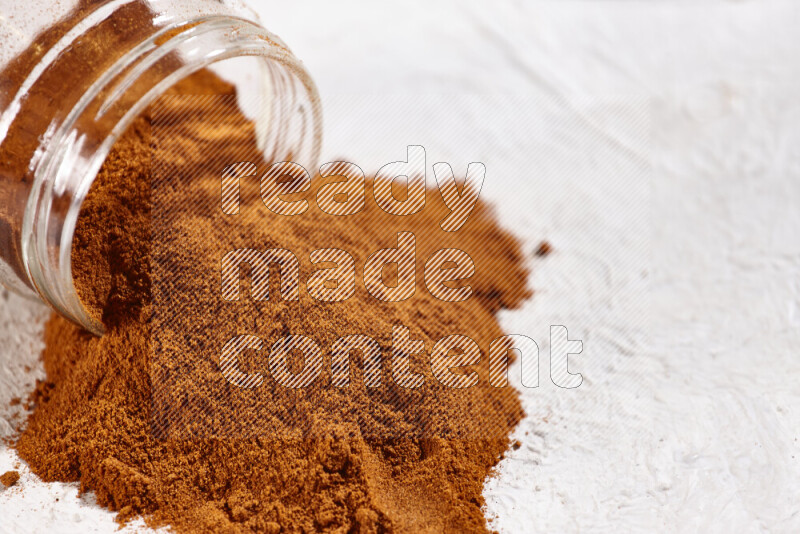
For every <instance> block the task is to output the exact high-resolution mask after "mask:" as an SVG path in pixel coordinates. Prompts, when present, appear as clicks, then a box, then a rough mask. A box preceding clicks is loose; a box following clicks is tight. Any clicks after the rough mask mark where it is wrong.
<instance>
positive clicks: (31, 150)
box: [0, 0, 321, 334]
mask: <svg viewBox="0 0 800 534" xmlns="http://www.w3.org/2000/svg"><path fill="white" fill-rule="evenodd" d="M4 3H5V2H4V1H3V2H2V3H0V6H2V7H0V15H2V17H0V20H2V22H0V24H2V26H0V40H2V41H3V42H9V43H11V45H10V46H8V47H6V48H4V49H3V50H2V51H0V72H2V76H0V162H1V163H2V165H0V281H2V283H3V284H4V285H5V286H7V287H9V288H11V289H14V290H16V291H18V292H21V293H24V294H28V295H30V296H33V297H38V298H41V299H42V300H44V301H45V302H46V303H48V304H49V305H50V306H52V307H53V308H54V309H55V310H56V311H58V312H59V313H61V314H62V315H64V316H65V317H67V318H69V319H71V320H73V321H74V322H76V323H78V324H80V325H82V326H84V327H86V328H87V329H89V330H91V331H92V332H95V333H98V334H100V333H102V331H103V326H102V324H100V323H99V322H98V321H97V320H95V319H93V318H92V317H91V316H90V315H89V314H88V313H87V312H86V310H85V309H84V307H83V305H82V304H81V302H80V299H79V298H78V296H77V293H76V291H75V287H74V285H73V279H72V269H71V255H72V241H73V235H74V231H75V223H76V221H77V218H78V214H79V212H80V206H81V203H82V201H83V199H84V198H85V196H86V194H87V192H88V190H89V188H90V186H91V184H92V182H93V180H94V178H95V176H96V175H97V172H98V171H99V169H100V167H101V165H102V163H103V161H104V160H105V158H106V156H107V155H108V152H109V150H110V149H111V146H112V145H113V144H114V142H115V141H116V140H117V139H118V138H119V137H120V136H121V135H122V133H123V132H124V131H125V130H126V128H127V127H128V126H129V125H130V124H131V123H132V122H133V120H134V119H135V118H136V117H137V116H138V115H139V114H140V113H141V112H142V111H143V110H144V109H145V108H146V107H147V106H148V105H149V104H150V103H152V102H153V101H154V100H155V99H156V98H158V96H160V95H162V94H163V93H164V92H166V91H167V89H168V88H169V87H170V86H172V85H174V84H175V83H176V82H177V81H179V80H180V79H182V78H185V77H186V76H188V75H190V74H191V73H193V72H195V71H197V70H199V69H201V68H204V67H209V66H210V67H211V68H216V69H219V70H220V72H221V73H222V75H223V76H224V77H226V78H228V80H229V81H231V82H233V83H234V85H236V87H237V92H246V93H248V98H249V100H250V101H252V100H253V98H252V95H253V94H255V95H257V97H258V99H257V105H256V106H255V107H254V108H253V109H254V110H255V111H254V116H253V117H252V118H253V120H254V121H255V122H256V125H257V131H259V132H261V135H260V136H259V139H258V141H259V143H260V148H261V149H262V150H263V151H264V153H265V155H266V156H267V157H268V158H269V159H271V160H273V161H281V160H282V159H286V158H288V157H290V156H291V157H292V158H294V159H296V160H297V161H305V162H308V164H314V163H315V162H316V159H317V157H318V155H319V150H320V143H321V111H320V106H319V98H318V95H317V92H316V88H315V86H314V84H313V82H312V80H311V78H310V76H309V75H308V73H307V72H306V71H305V69H304V68H303V66H302V64H301V63H300V62H299V61H298V60H297V59H296V58H295V57H294V55H293V54H292V53H291V51H290V50H289V49H288V48H287V47H286V46H285V45H284V44H283V43H282V42H281V41H280V39H278V38H277V37H276V36H274V35H272V34H271V33H269V32H268V31H267V30H266V29H264V28H263V26H262V25H261V24H260V23H259V21H258V18H257V16H256V15H255V14H254V13H253V12H251V11H250V10H249V9H247V8H246V6H244V5H243V4H241V3H240V2H236V1H230V0H225V1H219V0H190V1H175V0H110V1H95V0H88V1H87V0H82V1H79V2H73V3H74V4H75V5H73V6H64V5H63V4H62V3H61V2H56V3H55V6H53V5H51V2H49V1H48V2H44V1H42V0H33V1H32V2H31V1H29V2H27V4H26V6H25V9H24V10H23V9H22V7H21V6H19V4H18V3H17V4H15V5H14V6H4V5H2V4H4ZM31 4H33V5H31ZM245 62H246V63H247V66H244V65H243V63H245ZM251 107H252V106H251ZM277 129H279V130H280V132H276V130H277Z"/></svg>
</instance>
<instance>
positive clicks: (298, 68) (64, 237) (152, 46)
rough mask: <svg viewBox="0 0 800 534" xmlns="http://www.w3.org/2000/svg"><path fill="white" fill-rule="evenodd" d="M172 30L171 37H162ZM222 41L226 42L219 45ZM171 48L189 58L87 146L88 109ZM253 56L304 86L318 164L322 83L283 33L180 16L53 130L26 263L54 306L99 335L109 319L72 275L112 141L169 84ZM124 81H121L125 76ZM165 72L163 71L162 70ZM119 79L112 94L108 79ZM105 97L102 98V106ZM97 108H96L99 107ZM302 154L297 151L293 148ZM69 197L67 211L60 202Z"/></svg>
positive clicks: (25, 244)
mask: <svg viewBox="0 0 800 534" xmlns="http://www.w3.org/2000/svg"><path fill="white" fill-rule="evenodd" d="M165 36H169V38H168V39H166V40H165V39H164V37H165ZM220 43H223V44H224V46H223V47H220ZM168 54H180V56H181V59H182V60H184V61H183V62H182V63H181V64H180V65H179V66H177V67H176V68H174V69H173V70H171V71H170V72H168V73H167V74H166V76H161V79H160V80H159V81H158V83H156V84H154V85H152V86H151V87H150V88H149V89H148V90H147V91H146V92H145V93H144V94H142V95H139V96H138V97H136V98H135V100H134V102H133V104H132V105H130V106H127V107H126V108H125V109H124V112H123V114H122V115H121V116H120V118H119V120H116V121H114V124H113V127H112V128H111V129H110V131H108V132H107V134H106V135H105V136H104V139H103V140H102V142H101V143H100V145H99V146H97V147H95V148H94V149H92V150H89V151H88V155H87V153H86V152H87V150H86V146H85V144H86V143H85V141H86V137H85V136H84V135H83V133H82V132H81V131H80V130H79V128H78V126H77V125H78V124H79V121H80V120H86V119H87V117H86V114H88V113H96V117H94V118H97V117H99V116H100V113H99V112H104V113H107V112H108V111H109V108H110V106H114V105H118V104H119V103H120V102H121V101H122V100H123V97H124V96H125V95H128V93H129V92H130V90H131V88H132V87H133V86H134V85H135V83H136V81H137V80H141V79H142V77H143V76H144V75H145V74H150V75H152V74H153V72H155V70H156V68H157V67H159V66H161V67H163V65H161V64H160V63H159V61H160V60H161V59H162V58H164V57H167V55H168ZM244 56H252V57H256V58H259V59H263V60H264V61H265V62H268V63H270V64H271V65H275V66H278V67H279V68H283V69H286V71H288V73H289V74H290V75H291V76H292V77H293V79H294V80H296V82H297V83H298V85H299V87H301V88H302V89H304V91H305V94H304V95H303V97H304V98H305V99H306V100H307V103H308V105H307V106H304V107H301V109H303V113H305V114H306V115H307V117H306V116H303V117H302V119H303V120H307V119H310V123H311V128H310V129H307V130H305V137H306V138H304V139H300V140H299V142H300V143H302V145H303V146H302V147H298V149H299V151H300V152H302V153H304V154H305V158H306V159H305V161H308V162H309V163H310V164H316V162H317V161H318V159H319V154H320V150H321V142H322V139H321V138H322V134H321V132H322V114H321V106H320V101H319V95H318V92H317V88H316V86H315V84H314V82H313V80H312V79H311V76H310V75H309V73H308V72H307V71H306V69H305V67H304V66H303V64H302V63H301V62H300V61H299V60H298V59H297V58H296V57H295V56H294V55H293V54H292V53H291V51H290V50H289V49H288V48H287V47H286V46H285V45H284V44H283V43H282V42H281V41H280V39H279V38H277V37H276V36H274V35H272V34H270V33H269V32H268V31H267V30H266V29H264V28H263V27H262V26H260V25H258V24H255V23H253V22H252V21H248V20H245V19H241V18H238V17H231V16H226V15H211V16H204V17H201V18H197V19H194V20H187V21H182V22H181V23H180V24H176V25H173V26H170V27H165V28H162V29H160V30H159V31H158V32H154V34H153V35H151V36H150V37H149V38H148V39H147V40H146V41H144V42H141V43H137V44H135V45H134V46H133V47H131V50H130V51H129V52H128V53H126V54H124V55H123V56H122V57H121V58H120V59H119V60H118V61H117V62H116V63H115V64H114V65H113V66H112V67H111V68H110V69H108V70H107V71H106V72H104V73H103V75H102V76H101V77H100V78H99V79H98V80H97V81H96V82H95V83H93V84H92V86H91V87H90V88H89V90H88V91H87V92H86V94H85V95H83V98H82V99H81V101H80V102H79V103H78V105H76V106H74V107H73V109H72V110H71V111H70V113H69V115H68V118H67V120H65V121H64V122H63V123H61V124H60V125H59V126H58V128H57V130H56V131H52V132H48V134H47V135H49V136H50V137H49V139H50V142H49V143H48V149H47V150H45V151H44V152H43V153H42V154H41V155H40V156H41V157H40V159H39V161H38V165H37V169H36V172H35V173H34V179H33V184H32V187H31V191H30V194H29V196H28V201H27V206H26V209H25V212H24V216H23V221H22V243H21V251H22V261H23V265H24V267H25V270H26V273H27V275H28V278H29V281H30V282H31V284H32V285H33V287H34V288H35V289H36V291H37V292H38V293H39V295H41V296H42V297H43V298H44V299H45V301H46V302H47V303H48V304H50V305H51V306H52V307H53V308H54V309H56V311H58V312H59V313H61V314H62V315H64V316H65V317H67V318H68V319H70V320H72V321H73V322H75V323H77V324H79V325H81V326H83V327H85V328H86V329H87V330H89V331H91V332H93V333H94V334H96V335H102V334H103V333H104V330H105V328H104V325H103V324H102V322H100V321H99V320H98V319H96V318H94V317H92V316H91V315H90V314H89V313H88V311H87V310H86V308H85V307H84V305H83V303H82V302H81V300H80V298H79V296H78V293H77V291H76V289H75V285H74V280H73V277H72V261H71V258H72V245H73V237H74V232H75V228H76V224H77V220H78V216H79V212H80V207H81V204H82V203H83V200H84V199H85V197H86V195H87V194H88V192H89V188H90V187H91V184H92V183H93V182H94V179H95V177H96V176H97V173H98V172H99V170H100V168H101V166H102V164H103V162H104V161H105V159H106V157H107V156H108V154H109V152H110V151H111V148H112V146H113V144H114V143H115V142H116V141H117V140H118V139H119V138H120V137H121V136H122V134H123V133H124V132H125V131H126V130H127V128H128V127H129V126H130V125H131V124H132V123H133V122H134V120H135V119H136V118H137V117H138V116H140V115H141V113H142V112H143V111H144V110H145V109H146V108H147V106H149V105H150V104H151V103H153V102H154V101H155V100H156V99H157V98H158V97H159V96H161V95H163V94H164V93H165V92H166V91H167V90H168V89H169V88H170V87H171V86H173V85H174V84H175V83H177V82H178V81H180V80H182V79H184V78H186V77H187V76H189V75H191V74H192V73H194V72H196V71H198V70H200V69H202V68H205V67H208V66H210V65H212V64H215V63H219V62H221V61H225V60H229V59H233V58H237V57H244ZM123 73H127V75H126V74H123ZM121 75H122V77H123V79H122V81H121V82H120V80H119V78H120V76H121ZM159 76H160V73H159ZM114 83H117V84H118V85H114V86H113V90H112V91H111V92H110V93H108V89H109V84H114ZM104 97H105V100H104V102H102V104H100V105H99V106H98V105H97V104H98V103H99V102H100V100H99V99H103V98H104ZM95 110H98V111H97V112H96V111H95ZM295 153H298V150H295ZM65 194H68V195H69V202H68V204H69V205H68V207H67V209H66V211H64V209H63V206H61V205H60V203H58V202H54V200H56V199H58V198H60V197H62V196H64V195H65Z"/></svg>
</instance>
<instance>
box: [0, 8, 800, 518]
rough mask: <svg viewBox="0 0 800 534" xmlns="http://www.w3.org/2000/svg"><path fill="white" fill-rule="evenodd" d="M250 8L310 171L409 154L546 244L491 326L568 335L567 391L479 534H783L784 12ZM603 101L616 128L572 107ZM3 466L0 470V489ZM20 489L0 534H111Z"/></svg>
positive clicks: (75, 502) (798, 92)
mask: <svg viewBox="0 0 800 534" xmlns="http://www.w3.org/2000/svg"><path fill="white" fill-rule="evenodd" d="M256 8H257V9H258V10H259V12H260V13H261V16H262V19H263V21H264V24H265V26H267V27H268V28H269V29H270V30H272V31H274V32H275V33H277V34H278V35H280V36H281V37H282V38H283V39H284V40H285V41H286V42H287V43H288V44H289V46H290V47H292V49H293V50H294V52H295V53H296V54H297V55H298V56H299V57H300V58H302V59H303V60H304V61H305V63H306V65H307V67H308V69H309V70H310V72H311V73H312V75H313V77H314V79H315V80H316V82H317V84H318V86H319V89H320V93H321V95H322V98H323V107H324V110H325V113H326V116H325V121H326V127H325V133H326V145H325V149H324V154H323V158H324V161H328V159H334V158H337V157H339V156H342V155H347V156H349V157H351V158H353V159H354V160H355V161H357V162H358V163H359V164H360V165H361V166H362V167H363V168H364V169H365V170H368V169H374V168H375V167H376V166H377V165H379V164H382V163H386V162H388V161H392V160H396V159H403V158H404V146H405V144H406V143H408V144H411V143H419V144H423V145H424V146H426V149H427V150H428V154H429V157H430V158H439V157H446V158H449V157H451V156H452V155H453V154H458V155H459V156H460V155H461V154H464V157H473V158H474V159H476V160H480V158H485V159H486V161H487V177H486V186H485V190H484V193H483V195H484V197H485V198H487V199H489V200H491V201H493V202H494V203H495V204H496V205H497V206H498V214H499V216H500V218H501V221H502V222H503V224H504V225H506V226H507V227H509V228H511V229H513V231H514V232H515V233H516V234H517V235H520V236H521V237H522V238H523V239H525V243H526V244H525V247H526V251H527V252H532V251H533V250H534V249H535V247H536V245H537V244H538V242H539V240H541V239H543V238H545V239H548V240H550V241H551V242H552V243H553V246H554V249H555V252H554V253H553V254H552V255H551V256H550V257H549V258H547V259H545V260H533V259H532V260H531V267H532V268H533V270H534V274H533V277H532V285H533V287H534V288H535V289H536V291H537V293H536V295H535V297H534V298H533V299H532V300H531V301H530V302H529V303H528V304H527V305H526V307H525V308H524V309H523V310H520V311H516V312H509V313H505V314H504V315H503V317H502V319H503V322H504V325H505V326H506V327H507V330H508V331H510V332H514V333H519V334H527V335H529V336H531V337H533V338H534V339H536V340H537V342H539V345H540V346H541V347H542V355H543V356H546V355H547V346H548V343H547V341H548V340H547V332H548V327H549V325H550V324H565V325H567V326H568V327H569V329H570V335H571V337H573V338H578V339H582V340H583V341H584V349H585V350H584V353H583V354H581V355H580V356H573V357H572V359H571V362H570V368H571V369H572V370H575V371H579V372H581V373H582V374H583V377H584V383H583V384H582V385H581V387H580V388H578V389H576V390H572V391H564V390H558V389H556V388H554V387H552V386H551V387H547V385H546V380H547V367H546V366H544V367H543V369H542V375H541V380H542V384H543V385H542V387H540V388H539V389H537V390H525V391H524V392H523V394H524V399H525V403H526V407H527V408H528V411H529V414H530V416H529V417H528V419H526V420H525V421H524V423H523V425H522V426H521V428H520V429H519V430H518V433H517V437H518V439H519V440H520V441H521V443H522V446H521V448H520V449H519V450H517V451H514V452H512V453H510V454H509V458H508V459H507V460H505V461H504V462H503V463H502V464H501V465H500V467H499V470H498V476H497V477H496V478H494V479H492V480H490V481H488V482H487V484H486V488H485V495H486V498H487V501H488V503H489V504H488V507H487V516H488V517H490V518H491V519H492V525H493V527H494V528H497V529H500V530H501V531H504V532H531V531H556V532H577V531H587V532H597V531H615V532H616V531H637V532H649V531H654V530H655V531H670V532H671V531H683V532H696V531H707V532H760V531H775V532H798V531H800V500H798V498H797V496H798V495H800V457H799V456H800V442H798V439H800V386H798V385H796V384H795V381H797V380H798V378H800V358H798V355H797V353H796V352H797V350H798V348H800V237H798V236H799V235H800V209H799V208H800V39H799V38H798V37H797V31H798V30H797V28H798V26H799V25H800V4H797V3H796V2H791V1H786V2H779V1H763V2H756V1H746V0H741V1H727V2H722V1H720V2H710V1H709V2H702V1H697V2H678V1H660V2H659V1H654V2H630V1H628V2H624V1H623V2H609V1H594V2H555V1H553V2H511V1H498V0H495V1H493V2H478V1H476V0H475V1H469V2H444V1H425V2H422V1H404V2H394V3H384V2H382V3H377V2H373V3H367V2H355V1H339V2H291V3H290V2H277V1H269V2H259V3H258V4H257V5H256ZM465 93H467V94H469V95H472V96H470V97H465V96H464V94H465ZM564 94H565V95H570V97H569V98H568V99H562V98H560V97H559V96H558V95H564ZM443 95H452V97H451V98H447V97H446V96H445V98H444V100H446V102H442V99H443ZM475 95H478V96H477V98H482V99H488V101H491V99H492V98H499V97H497V95H505V96H503V97H502V98H507V97H508V98H511V99H512V100H513V99H514V98H520V99H522V100H521V102H527V103H529V104H528V105H526V106H520V108H519V110H520V111H519V113H520V117H521V118H522V119H523V120H517V121H512V120H511V119H510V117H509V113H507V112H504V113H500V114H498V115H497V117H496V118H495V119H492V118H491V116H487V114H486V113H485V112H482V111H480V110H481V109H484V110H485V108H481V107H480V106H477V107H476V106H472V105H467V102H470V101H472V100H470V99H471V98H474V97H475ZM482 101H484V102H485V101H487V100H482ZM504 101H506V102H507V100H504ZM598 101H603V102H616V103H617V104H618V106H617V107H614V108H612V109H616V110H617V111H618V112H619V114H620V116H619V117H614V116H612V117H611V119H609V116H608V112H609V108H608V106H606V107H603V108H602V109H597V107H596V106H592V105H577V106H576V107H575V106H572V105H571V104H567V102H590V103H591V102H598ZM382 102H383V105H381V103H382ZM436 102H441V106H438V107H437V106H436V105H434V104H435V103H436ZM459 106H462V107H459ZM559 106H561V108H559ZM504 109H505V110H506V111H507V110H508V108H507V107H506V108H504ZM437 110H438V111H437ZM565 117H568V118H569V120H576V121H577V124H583V125H584V127H585V129H588V130H591V134H587V137H586V138H581V137H580V136H578V135H577V134H576V135H575V136H573V137H570V136H566V137H565V136H562V135H558V136H557V135H553V136H552V137H553V140H552V142H551V143H549V144H548V143H541V142H535V143H534V142H529V143H526V142H525V134H526V130H525V129H524V128H523V127H522V126H520V125H521V124H522V123H523V122H524V119H527V118H530V124H531V126H530V130H529V132H534V133H535V136H536V137H535V138H536V139H538V140H541V139H546V138H547V136H548V132H557V131H559V128H562V127H563V124H561V123H560V122H559V121H560V120H562V119H564V118H565ZM576 117H577V118H576ZM548 118H549V119H551V120H553V121H554V122H553V123H549V122H548ZM493 120H494V121H495V122H494V123H493V122H492V121H493ZM459 121H460V122H459ZM426 124H427V127H426V126H425V125H426ZM476 125H477V126H476ZM459 126H461V127H467V126H470V128H467V130H468V131H467V132H466V133H465V131H459V130H457V128H458V127H459ZM447 128H450V129H452V130H453V131H449V130H448V129H447ZM576 128H577V127H576ZM578 130H580V128H578ZM644 131H646V132H649V136H648V137H647V138H643V137H642V136H641V132H644ZM475 132H477V133H475ZM409 133H413V134H414V135H416V136H417V137H422V138H423V139H417V138H414V139H409V138H408V137H409ZM531 135H534V134H531ZM454 139H455V140H457V141H453V140H454ZM354 147H355V148H354ZM620 147H622V148H620ZM576 150H577V152H576ZM354 152H356V153H354ZM472 154H474V156H470V155H472ZM497 154H501V155H502V156H503V158H498V157H497V156H496V155H497ZM592 154H595V155H597V156H603V155H605V156H609V158H610V159H609V158H606V157H603V158H602V159H600V160H598V161H597V162H595V163H597V169H598V172H597V174H596V176H594V178H595V179H591V178H592V175H591V173H590V172H588V171H587V168H586V166H585V161H584V162H583V163H581V161H582V160H581V157H580V156H583V158H584V160H585V158H587V157H589V156H591V155H592ZM492 158H494V159H492ZM642 158H644V161H646V162H647V163H648V169H649V172H648V173H645V172H639V173H634V174H632V175H631V174H628V175H625V174H624V173H623V176H622V177H621V178H620V176H615V174H614V172H613V167H610V166H609V163H608V162H609V161H610V162H612V163H614V164H619V165H620V168H622V169H628V168H630V166H631V165H634V163H636V162H638V161H640V160H642ZM435 161H438V159H436V160H435ZM493 162H494V163H493ZM432 163H434V160H431V159H429V161H428V164H429V165H431V164H432ZM451 163H452V165H453V169H454V171H455V172H456V173H457V174H458V173H463V171H464V170H465V167H466V161H456V160H452V161H451ZM636 165H638V163H636ZM634 166H635V165H634ZM637 168H638V167H637ZM642 177H644V178H645V179H646V180H647V189H646V190H639V191H638V192H637V194H636V195H634V196H633V197H631V198H628V199H625V200H624V201H619V200H620V199H619V197H618V195H617V193H619V192H620V191H619V190H617V189H614V188H616V187H617V186H619V184H624V183H639V182H637V181H636V180H639V179H640V178H642ZM626 180H627V182H626ZM610 190H613V191H614V194H613V195H609V191H610ZM642 199H645V200H646V202H645V201H642ZM632 221H634V222H636V223H637V224H632V223H631V222H632ZM631 251H633V252H631ZM640 263H641V265H640ZM639 267H642V268H639ZM0 315H2V318H1V319H0V347H2V349H0V350H2V352H1V353H0V354H1V355H0V363H1V365H2V366H1V367H0V415H2V417H4V418H5V419H9V418H11V417H13V415H14V412H15V410H9V409H8V408H6V406H7V405H8V400H9V399H10V398H12V397H14V396H20V395H23V394H25V393H26V392H27V391H29V390H30V388H31V385H32V380H33V377H34V376H41V369H40V368H39V366H38V364H36V354H37V352H38V350H40V347H41V342H40V333H41V322H42V319H43V318H44V317H45V316H46V313H45V312H44V311H43V310H41V309H39V308H37V307H36V306H33V305H30V304H28V303H25V302H23V301H21V300H20V299H18V298H16V297H14V296H7V297H5V303H4V304H3V305H2V307H1V308H0ZM25 365H30V366H31V367H32V371H31V372H27V371H25V369H24V366H25ZM16 411H19V410H18V409H16ZM5 419H3V418H0V432H8V428H9V427H8V426H7V425H5ZM15 462H16V460H15V456H14V453H13V451H10V450H8V449H2V448H0V472H3V471H5V470H6V469H10V468H12V467H13V466H14V464H15ZM21 470H22V473H23V479H22V480H21V481H20V484H19V485H18V487H15V488H13V489H11V490H6V491H2V490H0V531H15V530H18V531H38V532H112V531H114V529H115V528H116V524H115V523H114V522H113V515H112V514H110V513H108V512H105V511H102V510H100V509H98V508H96V507H93V506H91V504H90V500H91V497H84V498H80V499H79V498H78V497H77V490H76V486H75V485H72V484H43V483H41V482H38V481H37V480H36V478H35V477H34V476H33V475H31V474H30V473H29V472H27V471H26V469H25V467H24V466H21ZM136 527H137V525H133V526H132V527H129V528H131V529H135V528H136Z"/></svg>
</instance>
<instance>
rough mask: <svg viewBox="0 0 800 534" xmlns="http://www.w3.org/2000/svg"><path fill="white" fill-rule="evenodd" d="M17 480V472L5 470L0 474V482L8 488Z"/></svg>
mask: <svg viewBox="0 0 800 534" xmlns="http://www.w3.org/2000/svg"><path fill="white" fill-rule="evenodd" d="M18 480H19V473H17V472H16V471H6V472H5V473H3V474H2V475H0V484H2V485H4V486H5V487H7V488H10V487H11V486H13V485H14V484H16V483H17V481H18Z"/></svg>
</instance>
